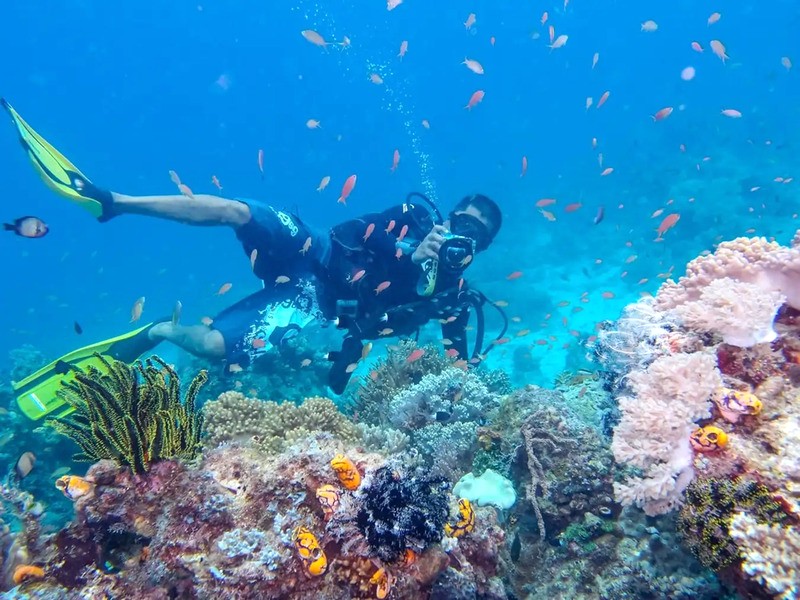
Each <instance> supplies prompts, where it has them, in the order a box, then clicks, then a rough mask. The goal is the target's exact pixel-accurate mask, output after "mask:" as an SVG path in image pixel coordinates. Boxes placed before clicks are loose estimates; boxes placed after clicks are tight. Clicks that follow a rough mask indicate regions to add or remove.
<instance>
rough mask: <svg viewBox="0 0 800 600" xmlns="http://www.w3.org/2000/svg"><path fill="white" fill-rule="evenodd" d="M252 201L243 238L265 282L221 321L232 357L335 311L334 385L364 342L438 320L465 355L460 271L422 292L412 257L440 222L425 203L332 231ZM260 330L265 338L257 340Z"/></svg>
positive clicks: (338, 387)
mask: <svg viewBox="0 0 800 600" xmlns="http://www.w3.org/2000/svg"><path fill="white" fill-rule="evenodd" d="M246 203H247V204H248V206H249V207H250V211H251V215H252V217H251V220H250V222H248V223H247V224H246V225H244V226H242V227H241V228H239V229H238V230H237V237H238V238H239V239H240V241H241V242H242V245H243V247H244V250H245V253H246V254H247V255H248V256H250V257H251V258H252V257H253V252H254V251H255V253H256V254H255V261H254V267H253V271H254V273H255V274H256V275H257V276H258V277H259V278H261V279H262V280H263V281H264V286H265V287H264V289H263V290H261V291H259V292H256V293H255V294H252V295H251V296H248V297H247V298H245V299H243V300H241V301H240V302H238V303H237V304H235V305H233V306H231V307H229V308H228V309H226V310H225V311H223V313H221V314H220V315H218V316H217V318H216V319H214V323H213V324H212V327H214V328H216V329H218V330H219V331H220V332H221V333H222V334H223V337H224V338H225V345H226V352H227V362H228V363H229V364H238V365H239V366H242V367H244V366H246V365H247V364H248V363H250V362H251V361H252V360H253V359H255V358H257V355H259V354H261V353H263V352H265V351H266V350H267V349H269V348H270V347H272V346H274V345H277V344H279V343H280V342H281V341H282V340H283V339H285V337H286V336H287V335H288V334H291V333H293V332H296V331H297V330H299V329H301V328H302V327H303V326H304V325H305V324H307V323H308V322H310V321H312V320H319V319H323V320H325V319H327V320H331V319H334V318H337V317H338V318H339V319H340V327H343V328H346V329H347V330H348V334H347V336H346V338H345V342H344V344H343V347H342V349H341V350H340V351H337V352H333V353H331V356H332V360H333V366H332V369H331V377H330V381H329V383H330V385H331V387H332V389H333V390H334V391H335V392H337V393H341V391H342V390H343V389H344V386H345V385H346V383H347V381H348V379H349V374H348V373H346V367H347V365H349V364H351V363H354V362H356V361H357V360H358V359H359V358H360V356H361V348H362V341H363V340H370V339H377V338H379V337H385V336H387V335H388V336H403V335H411V334H413V333H414V332H415V331H416V330H417V329H418V328H419V327H421V326H422V325H424V324H426V323H427V322H429V321H431V320H432V319H439V320H441V321H442V332H443V337H444V338H447V339H449V340H450V342H451V344H450V345H449V346H448V347H449V348H453V349H454V350H456V351H457V352H458V354H459V356H461V357H463V358H468V356H467V340H466V333H465V328H466V323H467V320H468V318H469V314H468V308H469V301H468V300H467V299H466V295H467V294H466V291H467V290H466V288H465V284H464V282H463V281H460V276H459V275H457V274H449V275H448V274H445V273H442V272H440V274H439V277H438V278H437V281H436V286H435V288H434V290H433V293H432V294H431V295H430V296H427V297H426V296H421V295H420V294H419V293H418V292H417V289H418V288H417V286H418V284H419V282H420V277H421V276H422V269H421V268H420V266H419V265H416V264H414V263H413V262H412V260H411V255H412V253H413V252H414V250H415V249H416V247H417V246H418V245H419V243H420V241H421V240H422V239H423V238H424V237H425V236H426V235H427V234H428V233H429V232H430V230H431V228H432V227H433V225H434V221H433V218H432V217H431V214H430V212H429V211H428V209H427V208H424V207H422V206H419V205H412V204H403V205H398V206H394V207H392V208H390V209H388V210H385V211H383V212H380V213H370V214H367V215H363V216H361V217H358V218H356V219H352V220H350V221H346V222H344V223H341V224H340V225H337V226H335V227H334V228H333V229H331V230H330V231H329V232H328V233H327V234H325V233H322V232H316V231H314V230H313V229H311V228H309V227H308V226H306V225H305V224H303V223H302V221H300V219H299V218H298V217H296V216H295V215H291V214H289V213H285V212H282V211H278V210H276V209H274V208H272V207H270V206H267V205H264V204H261V203H258V202H253V201H249V200H248V201H246ZM392 222H393V224H392ZM370 226H372V227H370ZM368 228H369V229H371V231H370V232H369V235H367V231H368ZM365 238H366V239H365ZM286 278H288V281H285V279H286ZM259 338H262V339H263V340H264V342H265V343H264V344H262V343H261V342H257V343H256V342H255V341H256V340H257V339H259Z"/></svg>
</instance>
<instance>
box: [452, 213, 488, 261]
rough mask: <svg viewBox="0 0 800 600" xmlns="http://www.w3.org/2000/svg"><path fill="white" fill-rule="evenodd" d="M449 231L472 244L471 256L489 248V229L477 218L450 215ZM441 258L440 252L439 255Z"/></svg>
mask: <svg viewBox="0 0 800 600" xmlns="http://www.w3.org/2000/svg"><path fill="white" fill-rule="evenodd" d="M449 218H450V231H451V232H452V233H453V235H455V236H456V237H465V238H469V239H470V240H472V242H473V244H474V248H473V251H472V252H473V254H474V253H475V252H482V251H484V250H486V249H487V248H488V247H489V244H490V243H491V241H492V235H491V234H490V233H489V228H488V227H487V226H486V224H485V223H484V222H483V221H481V220H480V219H479V218H478V217H475V216H473V215H470V214H467V213H458V214H454V213H450V215H449ZM439 256H440V257H441V251H440V253H439Z"/></svg>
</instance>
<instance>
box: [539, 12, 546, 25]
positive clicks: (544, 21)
mask: <svg viewBox="0 0 800 600" xmlns="http://www.w3.org/2000/svg"><path fill="white" fill-rule="evenodd" d="M547 17H548V15H547V11H544V12H543V13H542V18H541V19H540V21H539V22H540V23H541V24H542V25H544V24H545V23H547Z"/></svg>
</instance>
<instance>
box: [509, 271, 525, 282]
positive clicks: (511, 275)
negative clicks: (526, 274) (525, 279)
mask: <svg viewBox="0 0 800 600" xmlns="http://www.w3.org/2000/svg"><path fill="white" fill-rule="evenodd" d="M520 277H522V271H514V272H512V273H509V274H508V275H506V279H508V280H509V281H513V280H514V279H519V278H520Z"/></svg>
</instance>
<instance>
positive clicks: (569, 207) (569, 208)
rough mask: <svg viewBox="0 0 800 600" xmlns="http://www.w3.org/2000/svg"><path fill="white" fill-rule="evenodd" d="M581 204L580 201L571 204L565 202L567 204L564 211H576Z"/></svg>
mask: <svg viewBox="0 0 800 600" xmlns="http://www.w3.org/2000/svg"><path fill="white" fill-rule="evenodd" d="M581 206H583V204H581V203H580V202H573V203H572V204H567V205H566V206H565V207H564V212H568V213H569V212H575V211H576V210H578V209H579V208H580V207H581Z"/></svg>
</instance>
